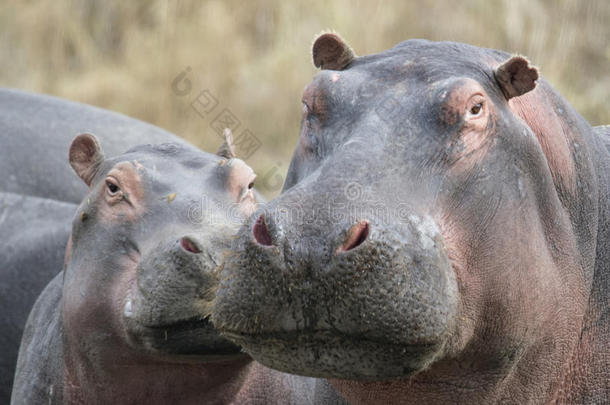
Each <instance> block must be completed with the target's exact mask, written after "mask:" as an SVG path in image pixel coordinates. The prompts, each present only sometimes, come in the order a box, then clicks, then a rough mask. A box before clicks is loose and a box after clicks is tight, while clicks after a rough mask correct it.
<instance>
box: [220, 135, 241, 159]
mask: <svg viewBox="0 0 610 405" xmlns="http://www.w3.org/2000/svg"><path fill="white" fill-rule="evenodd" d="M223 135H224V137H225V140H224V142H223V143H222V145H220V148H219V149H218V152H216V154H217V155H218V156H220V157H223V158H226V159H233V158H235V157H237V155H236V154H235V143H234V142H233V132H231V130H230V129H229V128H225V130H224V132H223Z"/></svg>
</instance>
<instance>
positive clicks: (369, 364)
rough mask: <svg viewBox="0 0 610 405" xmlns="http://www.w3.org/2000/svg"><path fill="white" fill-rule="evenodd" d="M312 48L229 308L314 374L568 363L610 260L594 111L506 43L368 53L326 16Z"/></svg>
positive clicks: (553, 373)
mask: <svg viewBox="0 0 610 405" xmlns="http://www.w3.org/2000/svg"><path fill="white" fill-rule="evenodd" d="M313 57H314V63H315V65H316V66H318V67H321V68H322V71H321V72H320V73H318V74H317V76H315V78H314V79H313V81H312V82H311V83H310V84H309V85H307V86H306V87H305V90H304V92H303V100H302V102H303V119H302V123H301V131H300V135H299V138H298V143H297V147H296V151H295V152H294V155H293V158H292V162H291V165H290V168H289V171H288V175H287V179H286V183H285V187H284V190H283V193H282V194H281V195H280V196H279V197H278V198H276V199H275V200H273V201H272V202H270V203H269V204H267V205H266V206H265V207H264V208H261V209H260V210H259V211H258V212H256V213H255V214H254V215H253V216H252V218H251V220H250V221H249V223H248V224H247V225H246V226H244V227H243V228H242V230H241V233H240V237H239V239H237V240H236V246H235V247H234V249H233V250H234V251H237V252H240V254H237V255H234V256H232V257H231V258H230V260H229V261H228V262H227V264H226V265H225V267H224V270H223V272H222V276H221V283H220V287H219V290H218V292H217V297H216V301H215V304H214V308H213V316H212V320H213V322H214V323H215V325H216V326H217V327H218V328H219V329H220V330H221V331H222V332H223V333H225V334H226V335H227V336H229V337H230V338H231V339H233V340H234V341H236V342H238V343H239V344H241V345H243V346H244V347H245V349H246V351H248V352H249V353H250V354H251V355H252V356H253V357H254V358H255V359H257V360H259V361H260V362H262V363H264V364H266V365H269V366H271V367H274V368H278V369H280V370H285V371H289V372H293V373H301V374H305V375H312V376H322V377H329V378H338V379H351V380H383V379H389V378H396V377H413V376H417V378H413V379H412V380H411V383H412V384H416V383H415V382H417V381H419V382H420V383H421V384H422V385H418V386H416V385H413V387H415V388H414V389H415V390H424V391H425V390H432V389H438V390H442V389H443V387H446V386H443V385H442V384H448V385H447V386H448V387H451V386H452V385H451V384H452V383H454V384H455V385H456V386H460V387H461V385H459V384H458V382H457V381H458V380H461V379H462V378H466V379H468V378H475V376H480V375H482V376H484V379H483V380H477V381H478V382H477V384H480V386H481V387H483V386H485V385H486V384H487V383H490V384H501V383H502V382H503V383H507V382H508V381H509V380H504V379H505V378H507V375H508V376H510V378H513V379H516V378H517V379H518V377H515V376H516V375H517V372H518V371H524V370H526V368H527V367H530V366H531V365H532V361H536V363H535V364H536V367H540V368H542V369H543V370H542V371H541V370H537V371H536V372H535V375H543V376H544V377H545V378H540V379H538V380H537V379H536V378H531V376H532V375H534V374H530V375H529V377H527V376H526V377H522V378H523V380H521V382H523V383H524V382H525V381H526V380H527V382H528V383H529V382H532V381H533V380H536V381H535V383H541V384H547V383H548V381H557V378H555V377H557V376H558V375H559V374H561V373H562V371H561V366H560V365H561V364H563V363H562V361H563V360H564V359H565V358H566V357H568V356H569V353H570V352H571V350H572V349H573V347H574V345H575V342H577V340H578V335H579V331H580V329H579V328H580V324H581V320H582V316H583V314H584V311H585V308H586V302H587V299H588V290H589V288H590V285H591V274H592V265H593V263H594V260H595V235H596V232H597V230H596V229H597V217H598V211H597V204H598V185H597V178H596V176H595V175H594V173H593V166H592V163H591V158H590V153H591V150H590V148H589V146H587V139H588V137H589V134H590V127H589V125H588V124H587V123H586V122H585V121H584V120H583V119H582V118H581V117H580V116H579V115H578V114H577V113H576V112H574V110H573V109H572V108H571V107H570V106H569V105H568V104H567V103H566V102H565V101H564V100H563V99H562V98H561V97H560V96H559V95H558V94H557V93H555V92H554V91H553V90H552V88H551V87H550V86H549V85H547V84H546V83H545V82H544V81H542V80H541V79H540V80H539V78H538V71H537V69H535V68H534V67H532V66H531V65H530V64H529V62H528V61H527V60H526V59H525V58H523V57H520V56H513V57H511V56H510V55H508V54H506V53H503V52H500V51H495V50H489V49H481V48H477V47H474V46H470V45H465V44H457V43H447V42H444V43H443V42H441V43H434V42H429V41H425V40H410V41H406V42H404V43H401V44H399V45H397V46H395V47H394V48H392V49H390V50H387V51H385V52H382V53H380V54H376V55H371V56H363V57H356V56H355V55H354V53H353V52H352V50H351V49H350V48H349V46H347V45H346V44H345V43H344V42H343V41H342V40H341V39H340V38H339V37H338V36H337V35H335V34H324V35H322V36H321V37H319V38H318V39H317V40H316V41H315V43H314V48H313ZM543 359H544V360H543ZM426 370H427V371H426ZM530 372H533V371H532V370H530ZM440 376H444V377H442V378H441V377H440ZM547 377H549V379H546V378H547ZM476 378H478V377H476ZM519 378H521V377H519ZM441 380H442V381H441ZM426 384H427V385H426ZM464 384H466V383H464ZM472 384H474V383H472ZM464 387H466V385H464ZM478 387H479V386H477V387H474V386H473V387H472V389H473V390H474V389H476V388H478ZM464 389H466V388H464ZM546 389H548V386H544V387H543V388H542V391H540V392H544V393H546V392H547V391H545V390H546ZM449 391H450V390H447V389H445V392H449ZM523 392H526V390H525V391H523ZM371 398H372V397H371ZM428 399H429V398H428ZM474 402H476V401H474ZM420 403H425V402H420ZM428 403H431V402H428Z"/></svg>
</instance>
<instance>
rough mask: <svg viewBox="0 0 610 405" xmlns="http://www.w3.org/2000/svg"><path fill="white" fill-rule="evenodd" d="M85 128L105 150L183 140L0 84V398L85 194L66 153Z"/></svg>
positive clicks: (6, 396)
mask: <svg viewBox="0 0 610 405" xmlns="http://www.w3.org/2000/svg"><path fill="white" fill-rule="evenodd" d="M86 131H94V132H95V133H96V134H97V136H98V138H100V140H101V141H102V142H103V143H104V145H105V147H106V149H107V153H109V154H110V155H118V154H119V153H123V152H125V151H126V150H128V149H129V148H131V147H134V146H136V145H140V144H143V143H164V142H176V143H182V144H185V145H186V143H185V142H184V141H182V140H181V139H180V138H178V137H177V136H175V135H172V134H170V133H169V132H167V131H164V130H162V129H160V128H157V127H154V126H152V125H149V124H146V123H144V122H142V121H138V120H135V119H133V118H128V117H126V116H124V115H121V114H117V113H114V112H110V111H107V110H102V109H99V108H96V107H92V106H87V105H84V104H79V103H74V102H70V101H67V100H62V99H58V98H55V97H50V96H45V95H39V94H32V93H27V92H22V91H18V90H10V89H0V173H2V176H1V177H0V234H1V235H3V236H2V238H0V308H5V309H10V310H4V311H3V312H2V319H1V323H0V325H1V326H2V327H1V328H0V329H1V330H0V345H1V347H2V350H1V351H0V403H8V401H9V399H10V393H11V385H12V381H13V375H14V371H15V363H16V361H17V352H18V349H19V341H20V340H21V333H22V331H23V327H24V325H25V321H26V318H27V315H28V313H29V311H30V309H31V308H32V305H33V304H34V301H35V300H36V297H38V295H39V294H40V292H41V291H42V290H43V288H44V286H45V285H46V284H47V283H48V282H49V281H51V279H52V278H53V277H54V276H55V275H56V274H57V273H58V272H59V271H60V270H61V268H62V265H63V256H64V251H65V247H66V242H67V241H68V237H69V235H70V228H71V227H70V224H71V222H72V218H73V216H74V212H75V211H76V208H77V206H78V204H79V203H80V202H81V201H82V199H83V197H84V196H85V194H86V192H87V187H86V185H85V184H84V183H83V182H82V181H81V180H80V179H79V178H78V177H77V176H75V175H74V171H73V170H72V168H71V167H70V164H69V162H68V161H67V159H66V154H67V148H68V146H69V145H70V142H71V141H72V139H73V138H74V136H76V135H77V134H79V133H82V132H86ZM24 224H27V226H24ZM24 269H27V270H24Z"/></svg>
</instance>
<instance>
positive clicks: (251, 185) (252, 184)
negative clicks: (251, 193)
mask: <svg viewBox="0 0 610 405" xmlns="http://www.w3.org/2000/svg"><path fill="white" fill-rule="evenodd" d="M253 187H254V182H253V181H251V182H250V184H248V190H252V188H253Z"/></svg>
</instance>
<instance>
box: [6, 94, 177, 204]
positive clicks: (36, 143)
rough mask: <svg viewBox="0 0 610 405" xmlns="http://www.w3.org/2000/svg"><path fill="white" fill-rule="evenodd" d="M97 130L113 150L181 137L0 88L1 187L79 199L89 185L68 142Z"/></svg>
mask: <svg viewBox="0 0 610 405" xmlns="http://www.w3.org/2000/svg"><path fill="white" fill-rule="evenodd" d="M82 132H92V133H94V134H95V135H96V136H97V137H98V138H99V139H100V141H101V143H102V144H103V145H104V149H105V151H106V153H107V154H108V155H109V156H116V155H119V154H121V153H124V152H125V151H127V150H128V149H130V148H131V147H133V146H136V145H141V144H146V143H154V144H158V143H166V142H174V143H182V144H186V142H185V141H183V140H181V139H180V138H178V137H177V136H175V135H172V134H170V133H169V132H167V131H165V130H163V129H161V128H158V127H155V126H152V125H150V124H146V123H144V122H142V121H139V120H136V119H133V118H129V117H126V116H124V115H121V114H117V113H114V112H110V111H107V110H102V109H100V108H96V107H92V106H88V105H84V104H80V103H75V102H71V101H67V100H62V99H59V98H55V97H51V96H45V95H38V94H33V93H27V92H23V91H19V90H12V89H0V145H1V148H0V173H2V174H3V176H1V178H0V191H6V192H12V193H19V194H24V195H30V196H37V197H44V198H51V199H54V200H58V201H68V202H72V203H80V201H81V200H82V198H83V196H84V195H85V191H86V187H85V185H84V184H83V182H82V181H81V180H80V179H79V178H78V176H76V175H75V174H74V172H73V171H72V168H71V167H70V165H69V164H68V159H67V156H68V147H69V146H70V142H71V141H72V139H73V138H74V137H75V136H76V135H78V134H79V133H82Z"/></svg>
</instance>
